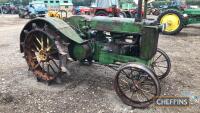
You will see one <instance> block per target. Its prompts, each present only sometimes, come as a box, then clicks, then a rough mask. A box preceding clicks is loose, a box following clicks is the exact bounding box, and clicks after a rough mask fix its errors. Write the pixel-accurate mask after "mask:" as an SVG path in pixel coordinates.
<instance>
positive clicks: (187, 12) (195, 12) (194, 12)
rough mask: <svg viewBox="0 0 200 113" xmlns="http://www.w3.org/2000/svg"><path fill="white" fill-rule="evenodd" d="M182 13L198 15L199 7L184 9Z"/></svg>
mask: <svg viewBox="0 0 200 113" xmlns="http://www.w3.org/2000/svg"><path fill="white" fill-rule="evenodd" d="M183 13H185V14H188V15H200V9H185V10H184V12H183Z"/></svg>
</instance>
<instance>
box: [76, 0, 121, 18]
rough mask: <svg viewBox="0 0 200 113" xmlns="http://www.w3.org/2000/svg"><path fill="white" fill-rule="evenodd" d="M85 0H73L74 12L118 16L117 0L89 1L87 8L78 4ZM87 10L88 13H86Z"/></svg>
mask: <svg viewBox="0 0 200 113" xmlns="http://www.w3.org/2000/svg"><path fill="white" fill-rule="evenodd" d="M86 1H87V0H83V1H82V2H80V1H79V2H75V1H74V2H73V4H74V5H75V8H74V11H73V12H75V13H74V14H94V15H95V16H118V15H119V13H120V9H119V3H118V0H95V1H94V2H91V3H90V5H89V6H87V8H85V7H83V6H80V5H83V4H84V2H86ZM87 5H88V4H87ZM88 10H90V11H89V13H88Z"/></svg>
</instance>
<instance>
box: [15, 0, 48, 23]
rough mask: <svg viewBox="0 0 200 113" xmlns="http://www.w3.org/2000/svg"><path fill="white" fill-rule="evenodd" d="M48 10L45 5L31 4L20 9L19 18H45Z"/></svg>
mask: <svg viewBox="0 0 200 113" xmlns="http://www.w3.org/2000/svg"><path fill="white" fill-rule="evenodd" d="M46 13H47V8H46V6H45V4H44V3H30V4H29V5H27V6H26V7H24V8H20V10H19V17H20V18H25V17H29V18H31V19H33V18H36V17H45V15H46Z"/></svg>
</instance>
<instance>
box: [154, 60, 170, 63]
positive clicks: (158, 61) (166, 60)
mask: <svg viewBox="0 0 200 113" xmlns="http://www.w3.org/2000/svg"><path fill="white" fill-rule="evenodd" d="M165 61H167V60H162V61H157V62H155V64H157V63H161V62H165Z"/></svg>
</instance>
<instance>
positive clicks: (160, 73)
mask: <svg viewBox="0 0 200 113" xmlns="http://www.w3.org/2000/svg"><path fill="white" fill-rule="evenodd" d="M151 68H152V69H153V71H154V72H155V74H156V75H157V77H158V78H159V79H160V80H161V79H163V78H165V77H166V76H167V75H168V74H169V72H170V70H171V61H170V58H169V56H168V55H167V54H166V53H165V52H164V51H163V50H161V49H159V48H158V49H157V52H156V54H155V56H154V57H153V58H152V63H151Z"/></svg>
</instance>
